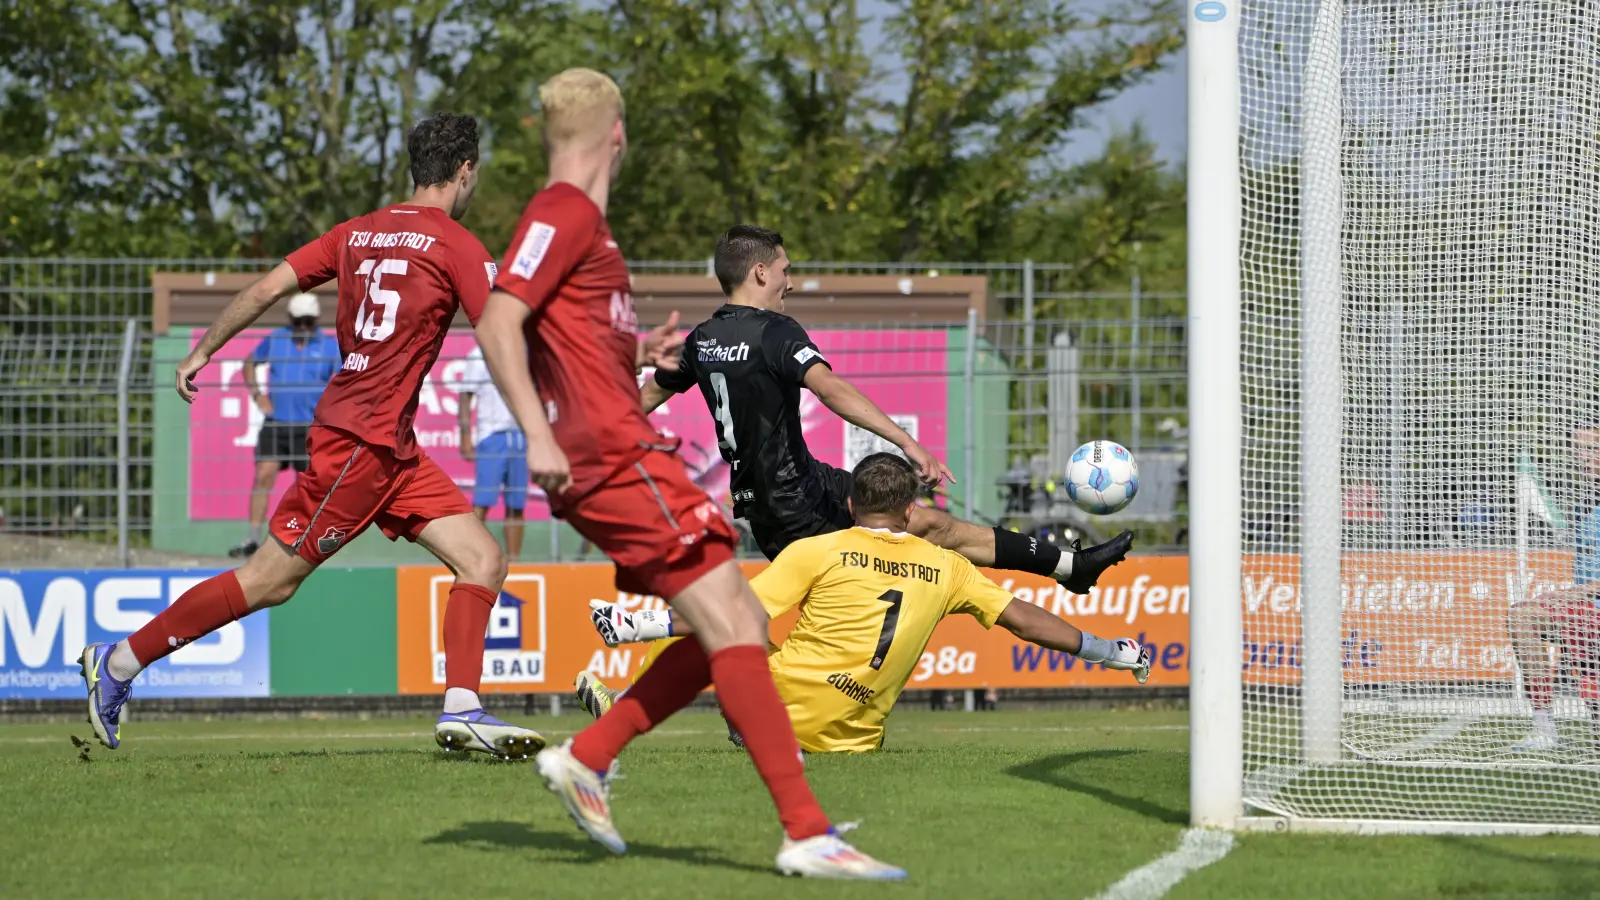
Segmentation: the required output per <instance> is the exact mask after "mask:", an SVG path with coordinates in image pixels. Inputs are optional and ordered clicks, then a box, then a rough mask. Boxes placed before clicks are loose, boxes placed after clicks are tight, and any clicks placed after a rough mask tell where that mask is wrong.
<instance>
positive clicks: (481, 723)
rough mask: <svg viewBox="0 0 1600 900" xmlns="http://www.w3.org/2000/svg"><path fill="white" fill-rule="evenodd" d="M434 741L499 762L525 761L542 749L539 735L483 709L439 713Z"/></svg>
mask: <svg viewBox="0 0 1600 900" xmlns="http://www.w3.org/2000/svg"><path fill="white" fill-rule="evenodd" d="M433 739H434V741H435V742H436V743H437V744H438V745H439V746H440V747H443V748H444V749H446V750H476V751H478V752H479V753H487V754H489V755H491V756H498V757H500V758H501V759H527V758H528V757H530V756H532V755H534V754H535V753H538V752H539V751H540V750H542V749H544V745H545V739H544V737H543V736H542V735H540V734H539V732H537V731H534V730H533V729H531V728H523V727H522V726H521V725H512V724H510V723H509V722H502V721H500V720H499V719H496V718H495V717H494V716H491V715H489V714H488V713H486V712H484V711H483V710H482V709H469V710H467V711H466V712H460V713H441V714H440V715H439V721H438V723H437V724H435V725H434V726H433Z"/></svg>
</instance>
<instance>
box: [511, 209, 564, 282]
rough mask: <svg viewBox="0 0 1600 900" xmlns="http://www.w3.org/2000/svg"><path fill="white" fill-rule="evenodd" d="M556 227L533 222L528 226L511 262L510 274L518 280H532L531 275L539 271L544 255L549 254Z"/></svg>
mask: <svg viewBox="0 0 1600 900" xmlns="http://www.w3.org/2000/svg"><path fill="white" fill-rule="evenodd" d="M555 237H556V227H555V226H554V225H546V224H545V223H543V222H534V223H532V224H530V225H529V226H528V233H527V234H524V235H523V236H522V244H521V246H519V247H517V258H516V259H514V260H512V262H511V274H513V275H515V276H517V277H519V278H532V277H533V273H535V272H537V271H539V264H540V263H542V262H544V255H545V254H546V253H549V252H550V244H551V243H552V242H553V241H554V240H555Z"/></svg>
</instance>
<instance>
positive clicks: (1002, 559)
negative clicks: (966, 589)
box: [994, 528, 1061, 575]
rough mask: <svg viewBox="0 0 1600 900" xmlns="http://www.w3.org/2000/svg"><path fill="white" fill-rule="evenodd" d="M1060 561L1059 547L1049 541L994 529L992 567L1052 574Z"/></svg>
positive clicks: (1035, 573)
mask: <svg viewBox="0 0 1600 900" xmlns="http://www.w3.org/2000/svg"><path fill="white" fill-rule="evenodd" d="M1059 562H1061V548H1060V547H1057V546H1056V545H1055V544H1052V543H1050V542H1049V541H1041V540H1039V539H1037V538H1031V537H1028V536H1027V535H1025V534H1018V533H1016V532H1015V531H1007V530H1005V529H1004V528H996V529H995V530H994V567H995V568H996V569H1015V570H1016V571H1018V572H1030V573H1032V574H1034V575H1054V574H1055V572H1056V564H1057V563H1059Z"/></svg>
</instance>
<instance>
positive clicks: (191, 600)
mask: <svg viewBox="0 0 1600 900" xmlns="http://www.w3.org/2000/svg"><path fill="white" fill-rule="evenodd" d="M251 611H252V610H251V609H250V608H249V607H247V606H245V602H244V588H241V587H240V586H239V576H237V575H235V574H233V572H232V571H231V570H230V571H227V572H223V573H222V574H221V575H213V576H211V577H210V578H207V579H206V580H205V581H202V582H200V583H199V584H197V585H195V586H194V587H192V588H189V589H188V590H187V591H184V592H183V596H182V597H179V598H178V600H177V602H176V603H173V604H172V605H171V606H169V607H167V608H166V609H164V610H162V611H161V612H160V613H158V614H157V615H156V617H155V618H154V619H151V620H150V622H149V624H147V625H145V626H144V627H143V628H141V629H139V630H138V631H135V632H134V633H133V634H130V635H128V649H129V650H132V651H133V655H134V657H135V658H136V659H138V660H139V665H141V666H148V665H150V664H151V663H153V662H155V661H156V660H158V659H163V658H165V657H166V655H167V654H169V653H171V652H172V651H174V650H176V649H178V648H179V647H182V646H183V645H184V644H187V643H189V642H190V641H197V640H199V639H201V638H203V637H205V636H206V635H208V634H210V633H211V632H213V631H216V630H217V629H218V628H221V627H222V626H224V625H226V624H228V623H229V622H235V621H238V620H239V619H242V618H244V617H245V616H248V615H250V613H251Z"/></svg>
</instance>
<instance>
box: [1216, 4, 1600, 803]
mask: <svg viewBox="0 0 1600 900" xmlns="http://www.w3.org/2000/svg"><path fill="white" fill-rule="evenodd" d="M1185 8H1186V12H1187V17H1188V20H1187V29H1188V53H1189V59H1188V69H1189V146H1188V185H1189V209H1188V222H1189V230H1188V234H1189V248H1188V252H1189V257H1188V261H1189V272H1188V278H1189V310H1188V325H1189V333H1188V346H1189V354H1190V356H1189V376H1190V380H1189V415H1190V422H1189V433H1190V498H1189V500H1190V511H1191V512H1190V516H1191V523H1192V525H1191V538H1190V567H1191V571H1190V580H1191V635H1190V637H1191V643H1192V646H1191V654H1192V656H1191V660H1192V662H1191V666H1192V669H1191V677H1190V681H1191V701H1190V709H1191V713H1190V723H1191V724H1190V751H1191V760H1190V764H1191V770H1190V802H1191V807H1190V813H1191V820H1192V822H1193V824H1195V825H1198V826H1208V827H1223V828H1273V829H1289V830H1306V831H1329V830H1331V831H1355V832H1363V833H1431V834H1440V833H1460V834H1486V833H1542V832H1551V831H1565V832H1582V833H1594V834H1600V723H1597V722H1596V721H1594V720H1593V718H1592V715H1593V714H1595V713H1600V706H1594V705H1590V704H1589V702H1588V701H1586V699H1585V697H1586V696H1588V695H1593V694H1595V693H1596V687H1597V685H1594V684H1588V683H1586V680H1585V679H1586V678H1589V677H1590V676H1589V675H1586V667H1587V666H1588V665H1589V664H1588V663H1586V662H1583V661H1582V655H1583V654H1584V653H1586V652H1588V651H1587V650H1585V649H1583V648H1582V647H1581V646H1579V645H1578V644H1577V643H1575V642H1574V639H1573V638H1572V637H1571V636H1570V635H1571V633H1572V627H1567V628H1566V630H1565V632H1563V629H1562V628H1560V627H1543V628H1542V629H1541V628H1530V627H1528V625H1527V622H1528V621H1529V619H1528V616H1527V615H1525V613H1526V612H1527V609H1528V608H1526V607H1524V608H1523V609H1521V610H1519V606H1520V605H1522V604H1530V603H1552V604H1553V603H1563V604H1571V603H1582V602H1587V601H1586V600H1584V599H1583V596H1584V595H1580V594H1578V593H1575V592H1573V591H1572V585H1573V582H1574V581H1575V580H1581V579H1582V578H1586V577H1588V576H1587V574H1581V575H1580V574H1579V573H1588V572H1590V571H1600V548H1595V547H1589V546H1587V545H1586V544H1584V543H1582V542H1583V541H1584V540H1586V539H1588V540H1592V539H1589V538H1586V537H1585V536H1586V535H1588V534H1589V533H1590V532H1592V531H1593V530H1594V529H1595V528H1596V527H1597V526H1596V525H1595V524H1594V523H1595V522H1597V521H1600V513H1596V512H1595V510H1596V507H1597V504H1600V460H1593V459H1585V458H1583V457H1582V452H1580V451H1577V450H1575V442H1576V441H1577V435H1579V434H1580V433H1582V434H1587V435H1588V437H1586V438H1584V440H1587V441H1590V442H1593V443H1596V444H1600V438H1596V437H1594V434H1595V433H1596V431H1597V430H1600V187H1597V185H1600V149H1597V148H1600V7H1597V6H1595V5H1593V4H1571V3H1568V2H1561V0H1522V2H1518V3H1505V2H1490V0H1448V2H1438V0H1185ZM1588 452H1590V453H1592V454H1600V450H1591V451H1588ZM1564 591H1565V593H1563V592H1564ZM1573 598H1577V599H1576V600H1575V599H1573ZM1538 608H1543V607H1538ZM1584 614H1585V615H1586V614H1587V613H1584ZM1580 618H1581V616H1580ZM1574 627H1575V626H1574ZM1514 630H1515V634H1513V631H1514ZM1596 630H1600V628H1597V629H1596ZM1563 633H1565V634H1567V635H1568V636H1567V637H1563V636H1562V635H1563ZM1594 640H1596V641H1600V635H1596V636H1595V638H1594ZM1531 646H1540V647H1542V648H1543V650H1544V651H1547V652H1546V653H1545V655H1541V654H1540V653H1538V652H1534V651H1533V650H1530V647H1531ZM1530 672H1531V673H1533V674H1532V675H1531V676H1530V674H1529V673H1530ZM1590 680H1591V681H1594V680H1600V678H1594V679H1590ZM1551 722H1554V725H1553V726H1552V725H1550V723H1551ZM1552 729H1553V730H1552Z"/></svg>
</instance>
